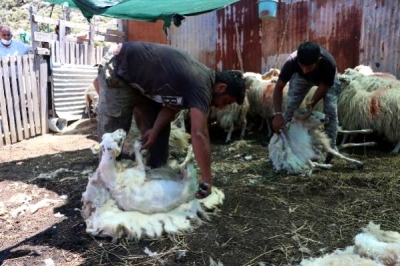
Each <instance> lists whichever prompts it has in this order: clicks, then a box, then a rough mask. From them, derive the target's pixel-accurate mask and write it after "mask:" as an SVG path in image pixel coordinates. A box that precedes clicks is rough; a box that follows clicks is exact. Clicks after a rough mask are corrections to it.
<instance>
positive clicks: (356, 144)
mask: <svg viewBox="0 0 400 266" xmlns="http://www.w3.org/2000/svg"><path fill="white" fill-rule="evenodd" d="M368 146H370V147H371V146H376V142H363V143H346V144H341V145H340V146H339V148H341V149H346V148H352V147H368Z"/></svg>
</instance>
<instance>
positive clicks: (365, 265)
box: [300, 254, 384, 266]
mask: <svg viewBox="0 0 400 266" xmlns="http://www.w3.org/2000/svg"><path fill="white" fill-rule="evenodd" d="M300 266H384V264H381V263H379V262H375V261H373V260H370V259H366V258H361V257H360V256H358V255H355V254H344V255H338V254H328V255H325V256H323V257H322V258H310V259H305V260H302V261H301V263H300Z"/></svg>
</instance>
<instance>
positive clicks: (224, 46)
mask: <svg viewBox="0 0 400 266" xmlns="http://www.w3.org/2000/svg"><path fill="white" fill-rule="evenodd" d="M257 7H258V5H257V1H256V0H251V1H250V0H242V1H240V2H237V3H235V4H233V5H230V6H228V7H227V8H225V9H221V10H218V11H217V15H218V29H217V30H218V39H217V62H218V69H219V70H221V69H241V68H243V70H244V71H253V72H260V71H261V60H262V56H261V31H260V29H261V20H260V19H259V18H258V8H257ZM237 33H238V34H237ZM241 61H243V64H242V66H241Z"/></svg>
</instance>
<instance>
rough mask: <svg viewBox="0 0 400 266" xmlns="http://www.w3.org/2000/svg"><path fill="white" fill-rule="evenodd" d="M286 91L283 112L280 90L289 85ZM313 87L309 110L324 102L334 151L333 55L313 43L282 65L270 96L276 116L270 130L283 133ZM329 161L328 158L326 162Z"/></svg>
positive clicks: (335, 96) (335, 86) (335, 81)
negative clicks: (314, 88) (271, 96)
mask: <svg viewBox="0 0 400 266" xmlns="http://www.w3.org/2000/svg"><path fill="white" fill-rule="evenodd" d="M289 81H290V83H289V91H288V96H287V102H286V107H285V112H284V113H283V112H282V91H283V88H284V87H285V85H286V83H287V82H289ZM312 86H318V88H317V90H316V91H315V93H314V95H313V96H312V99H311V101H310V102H309V103H308V104H307V107H308V108H313V107H314V106H315V105H316V104H317V103H318V101H320V100H321V99H323V101H324V110H323V111H324V113H325V115H326V116H327V117H328V118H329V122H328V124H326V127H325V130H326V132H327V134H328V136H329V137H330V139H331V141H332V142H331V145H332V148H334V149H336V138H337V132H338V123H339V122H338V114H337V101H338V95H339V92H340V83H339V79H338V74H337V69H336V62H335V59H334V58H333V56H332V54H331V53H329V52H328V51H327V50H326V49H325V48H323V47H322V46H320V45H318V44H317V43H315V42H311V41H307V42H303V43H301V44H300V45H299V47H298V49H297V51H295V52H293V53H292V54H291V55H290V56H289V57H288V59H287V60H286V62H285V63H284V64H283V67H282V69H281V73H280V74H279V78H278V81H277V83H276V85H275V89H274V94H273V104H274V110H275V116H274V119H273V122H272V126H273V130H274V132H275V133H279V131H280V130H281V129H283V130H285V129H286V127H285V124H286V123H287V122H289V121H290V120H291V119H292V116H293V112H294V110H296V109H297V108H299V107H300V104H301V103H302V101H303V100H304V98H305V96H306V95H307V93H308V91H309V90H310V89H311V87H312ZM331 160H332V156H330V155H328V157H327V158H326V163H329V162H330V161H331Z"/></svg>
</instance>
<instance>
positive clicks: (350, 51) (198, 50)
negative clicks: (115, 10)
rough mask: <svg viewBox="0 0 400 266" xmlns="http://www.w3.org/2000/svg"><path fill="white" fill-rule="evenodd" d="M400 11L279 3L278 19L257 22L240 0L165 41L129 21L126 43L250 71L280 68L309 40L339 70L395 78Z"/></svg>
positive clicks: (356, 2) (380, 1) (350, 2)
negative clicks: (165, 47)
mask: <svg viewBox="0 0 400 266" xmlns="http://www.w3.org/2000/svg"><path fill="white" fill-rule="evenodd" d="M399 9H400V0H341V1H337V0H280V1H279V4H278V15H277V18H273V19H267V20H260V19H259V18H258V5H257V0H242V1H240V2H237V3H235V4H233V5H230V6H228V7H227V8H225V9H221V10H218V11H216V12H212V13H208V14H204V15H199V16H195V17H187V18H186V19H185V20H184V21H183V23H182V25H181V26H180V27H179V28H174V27H171V30H170V33H171V34H170V36H169V37H168V38H169V39H167V38H166V37H165V35H164V34H163V33H162V30H161V29H162V23H158V24H153V23H143V22H130V24H129V25H131V27H130V30H129V40H150V41H154V42H160V43H170V44H171V45H173V46H176V47H178V48H181V49H183V50H186V51H188V52H189V53H191V54H193V55H194V56H195V57H196V58H197V59H198V60H200V61H201V62H203V63H205V64H206V65H208V66H209V67H211V68H213V69H217V70H222V69H240V68H241V61H243V64H242V65H243V69H244V70H245V71H254V72H264V71H267V70H269V68H272V67H277V68H281V66H282V64H283V62H284V61H285V59H286V58H287V56H288V55H289V54H290V53H291V52H293V51H295V50H296V49H297V47H298V45H299V44H300V43H301V42H303V41H305V40H313V41H316V42H318V43H319V44H321V45H323V46H324V47H326V48H327V49H328V50H329V51H330V52H331V53H332V54H333V56H334V57H335V60H336V62H337V65H338V70H339V72H343V71H344V70H345V69H346V68H348V67H355V66H356V65H358V64H367V65H371V66H372V67H373V69H374V70H375V71H384V72H390V73H392V74H395V75H397V77H400V61H399V59H400V58H399V57H400V55H399V53H400V49H399V36H400V25H399V24H400V22H399V20H400V18H399V16H398V14H399V13H400V10H399ZM236 27H237V30H238V32H239V34H238V35H237V34H236ZM133 28H134V29H133ZM237 37H238V38H237ZM237 44H239V45H237ZM238 51H239V53H238ZM240 58H242V60H240Z"/></svg>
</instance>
